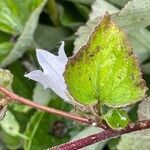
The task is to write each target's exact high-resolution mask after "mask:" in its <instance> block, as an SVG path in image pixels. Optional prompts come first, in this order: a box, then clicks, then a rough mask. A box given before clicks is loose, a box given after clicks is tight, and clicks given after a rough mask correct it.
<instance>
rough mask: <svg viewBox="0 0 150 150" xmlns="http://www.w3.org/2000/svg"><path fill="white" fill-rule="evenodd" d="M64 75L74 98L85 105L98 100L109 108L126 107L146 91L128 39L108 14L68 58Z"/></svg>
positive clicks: (139, 98) (140, 97)
mask: <svg viewBox="0 0 150 150" xmlns="http://www.w3.org/2000/svg"><path fill="white" fill-rule="evenodd" d="M64 76H65V80H66V83H67V86H68V90H69V92H70V93H71V95H72V96H73V98H74V99H75V100H76V101H77V102H79V103H80V104H83V105H88V106H89V105H94V104H97V103H98V101H99V102H100V103H101V105H103V104H105V105H107V106H111V107H122V106H127V105H129V104H132V103H135V102H137V101H139V100H141V99H142V98H143V97H144V96H145V92H146V87H145V82H144V80H143V79H142V78H141V72H140V69H139V66H138V61H137V58H136V56H135V55H134V54H133V49H132V47H131V45H130V42H129V41H128V39H127V37H126V34H125V33H124V32H123V31H122V30H121V29H120V28H119V27H118V26H117V25H116V24H115V23H114V22H112V21H111V19H110V16H109V14H107V13H106V14H105V16H104V17H103V18H102V19H101V21H100V23H99V24H98V25H97V26H96V27H95V29H94V31H93V33H92V34H91V36H90V38H89V40H88V42H87V43H86V45H84V46H83V47H81V49H80V50H79V51H78V52H77V53H76V54H75V55H74V56H73V57H71V58H70V59H69V61H68V64H67V66H66V70H65V73H64Z"/></svg>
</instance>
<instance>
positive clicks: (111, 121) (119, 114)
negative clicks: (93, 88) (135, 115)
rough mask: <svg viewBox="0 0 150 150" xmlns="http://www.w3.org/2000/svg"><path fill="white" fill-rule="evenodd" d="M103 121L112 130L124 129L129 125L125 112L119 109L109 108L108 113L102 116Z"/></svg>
mask: <svg viewBox="0 0 150 150" xmlns="http://www.w3.org/2000/svg"><path fill="white" fill-rule="evenodd" d="M103 119H104V120H105V121H106V122H107V124H108V125H109V126H110V127H111V128H112V129H114V130H120V129H123V128H125V127H126V126H127V125H128V124H129V117H128V114H127V113H126V111H125V110H123V109H119V108H110V109H109V111H108V112H107V113H106V114H105V115H103Z"/></svg>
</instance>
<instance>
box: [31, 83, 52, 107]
mask: <svg viewBox="0 0 150 150" xmlns="http://www.w3.org/2000/svg"><path fill="white" fill-rule="evenodd" d="M52 99H54V95H53V94H52V91H51V90H50V89H44V87H43V86H42V85H41V84H36V87H35V88H34V91H33V100H34V101H35V102H37V103H39V104H42V105H48V104H49V101H50V100H52Z"/></svg>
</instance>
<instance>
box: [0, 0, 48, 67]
mask: <svg viewBox="0 0 150 150" xmlns="http://www.w3.org/2000/svg"><path fill="white" fill-rule="evenodd" d="M28 3H29V5H28V7H29V9H33V10H34V11H33V12H32V13H31V14H30V16H29V18H28V20H27V21H26V22H25V26H24V27H23V29H22V32H21V35H20V37H19V39H18V40H17V42H16V44H15V46H14V47H13V49H12V50H11V52H10V53H9V54H8V55H7V57H6V58H5V59H4V60H3V61H2V62H1V66H6V65H9V64H10V63H12V62H14V61H15V60H16V59H18V58H20V57H21V56H22V55H23V53H24V52H25V51H26V50H27V49H29V48H30V47H31V45H32V42H33V34H34V31H35V29H36V26H37V23H38V19H39V15H40V13H41V11H42V9H43V7H44V5H45V3H46V0H34V1H28ZM15 4H16V3H15ZM17 4H18V3H17ZM21 4H22V2H21ZM35 6H36V7H35ZM19 10H20V11H21V12H20V14H24V13H25V12H26V10H25V11H24V13H22V11H23V10H22V9H21V8H19Z"/></svg>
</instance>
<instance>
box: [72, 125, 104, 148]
mask: <svg viewBox="0 0 150 150" xmlns="http://www.w3.org/2000/svg"><path fill="white" fill-rule="evenodd" d="M101 131H103V130H102V129H101V128H96V127H87V128H85V129H83V130H82V131H80V132H79V133H78V134H77V135H76V136H74V137H73V138H72V139H71V141H75V140H78V139H81V138H84V137H87V136H90V135H91V134H96V133H99V132H101ZM106 142H107V141H103V142H98V143H96V144H93V145H90V146H88V147H85V148H82V149H81V150H102V149H103V148H104V146H105V144H106Z"/></svg>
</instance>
